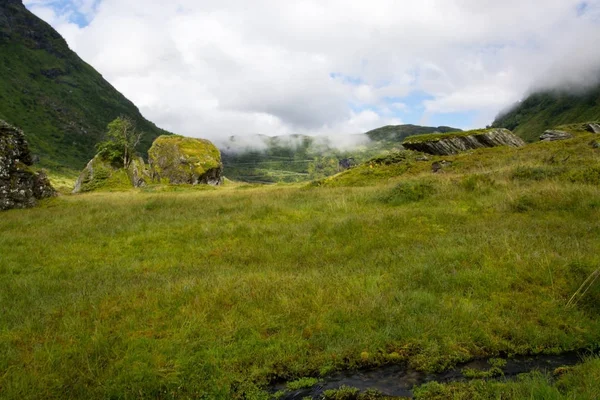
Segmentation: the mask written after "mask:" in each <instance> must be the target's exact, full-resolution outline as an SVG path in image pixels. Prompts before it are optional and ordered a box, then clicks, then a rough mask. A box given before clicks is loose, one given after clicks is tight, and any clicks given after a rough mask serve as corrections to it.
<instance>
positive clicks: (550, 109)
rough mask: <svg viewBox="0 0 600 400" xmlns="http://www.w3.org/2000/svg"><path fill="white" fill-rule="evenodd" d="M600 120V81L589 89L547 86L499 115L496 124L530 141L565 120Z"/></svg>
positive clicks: (565, 121) (568, 122)
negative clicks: (569, 90) (564, 88)
mask: <svg viewBox="0 0 600 400" xmlns="http://www.w3.org/2000/svg"><path fill="white" fill-rule="evenodd" d="M598 120H600V85H597V86H595V87H593V88H590V89H588V90H585V91H579V92H568V91H565V90H544V91H539V92H536V93H533V94H531V95H530V96H528V97H527V98H526V99H525V100H523V101H521V102H519V103H517V104H515V105H514V106H513V107H512V108H511V109H509V110H508V111H506V112H503V113H501V114H500V115H498V116H497V117H496V120H495V121H494V122H493V124H492V126H493V127H494V128H507V129H510V130H511V131H513V132H514V133H515V134H516V135H518V136H520V137H521V138H523V139H525V140H527V141H530V142H532V141H536V140H538V139H539V136H540V135H541V134H542V133H543V132H544V131H545V130H547V129H551V128H554V127H556V126H559V125H563V124H571V123H578V122H589V121H598Z"/></svg>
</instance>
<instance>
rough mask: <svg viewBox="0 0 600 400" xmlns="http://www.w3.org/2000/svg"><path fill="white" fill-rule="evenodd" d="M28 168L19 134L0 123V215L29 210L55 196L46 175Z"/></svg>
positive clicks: (29, 160) (28, 158) (25, 147)
mask: <svg viewBox="0 0 600 400" xmlns="http://www.w3.org/2000/svg"><path fill="white" fill-rule="evenodd" d="M32 164H33V158H32V156H31V153H30V152H29V146H28V144H27V141H26V140H25V134H24V133H23V131H21V130H20V129H17V128H15V127H14V126H11V125H9V124H7V123H6V122H4V121H0V211H2V210H8V209H11V208H26V207H33V206H35V204H36V202H37V200H40V199H44V198H47V197H52V196H55V195H56V191H55V190H54V189H53V188H52V185H50V182H49V181H48V177H47V176H46V174H44V173H43V172H35V171H33V170H32V169H31V168H30V167H31V165H32Z"/></svg>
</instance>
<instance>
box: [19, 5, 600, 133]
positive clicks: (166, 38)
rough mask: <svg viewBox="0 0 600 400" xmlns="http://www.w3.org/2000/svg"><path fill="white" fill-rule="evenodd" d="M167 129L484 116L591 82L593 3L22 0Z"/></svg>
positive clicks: (596, 23) (595, 62) (456, 121)
mask: <svg viewBox="0 0 600 400" xmlns="http://www.w3.org/2000/svg"><path fill="white" fill-rule="evenodd" d="M24 3H25V5H26V6H27V7H28V8H29V9H30V10H31V11H33V12H34V13H35V14H36V15H38V16H39V17H41V18H42V19H44V20H45V21H47V22H49V23H50V24H51V25H53V26H54V27H55V28H56V29H57V30H58V31H59V32H60V33H61V34H62V35H63V36H64V37H65V38H66V39H67V41H68V43H69V45H70V47H71V48H72V49H73V50H75V51H76V52H77V53H78V54H79V55H80V56H81V57H82V58H83V59H84V60H85V61H87V62H88V63H90V64H91V65H92V66H94V67H95V68H96V69H97V70H98V71H99V72H100V73H102V74H103V75H104V77H105V78H106V79H107V80H108V81H109V82H111V83H112V84H113V85H114V86H115V87H116V88H117V89H118V90H119V91H121V92H122V93H123V94H125V96H126V97H128V98H129V99H130V100H132V101H133V102H134V103H135V104H136V105H138V107H139V108H140V110H141V111H142V113H143V114H144V116H146V117H147V118H148V119H150V120H152V121H154V122H155V123H157V124H158V125H159V126H161V127H164V128H166V129H169V130H171V131H173V132H176V133H180V134H184V135H189V136H197V137H209V138H218V137H224V136H229V135H232V134H236V135H243V134H252V133H262V134H268V135H276V134H287V133H308V134H324V133H325V134H332V133H360V132H365V131H367V130H369V129H372V128H376V127H379V126H383V125H388V124H400V123H413V124H421V125H435V126H437V125H450V126H455V127H459V128H475V127H482V126H485V125H486V124H489V123H491V121H492V120H493V119H494V116H495V115H496V114H497V113H498V112H499V111H500V110H502V109H503V108H505V107H506V106H508V105H510V104H513V103H514V102H515V101H518V100H519V99H521V98H522V97H523V96H524V95H525V94H526V93H527V91H529V90H531V88H535V87H540V86H557V85H560V86H565V85H568V86H569V87H577V86H581V85H585V84H589V83H591V82H592V81H596V79H597V77H598V73H597V71H598V69H597V67H598V66H600V46H598V43H597V41H598V39H600V0H587V1H581V0H419V1H415V0H368V1H366V0H253V1H248V0H168V1H167V0H24Z"/></svg>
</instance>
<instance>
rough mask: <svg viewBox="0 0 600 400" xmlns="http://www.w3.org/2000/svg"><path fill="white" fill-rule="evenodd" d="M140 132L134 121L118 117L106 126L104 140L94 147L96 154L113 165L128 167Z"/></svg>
mask: <svg viewBox="0 0 600 400" xmlns="http://www.w3.org/2000/svg"><path fill="white" fill-rule="evenodd" d="M141 138H142V132H138V131H137V130H136V127H135V121H133V120H132V119H130V118H128V117H119V118H117V119H115V120H114V121H112V122H111V123H110V124H108V126H107V132H106V140H105V141H103V142H100V143H98V144H97V145H96V148H97V149H98V154H100V156H101V157H103V158H104V159H106V160H108V161H110V162H111V163H113V164H117V165H119V166H122V167H125V168H127V167H129V164H130V163H131V159H132V158H133V156H134V155H135V148H136V147H137V145H138V144H140V140H141Z"/></svg>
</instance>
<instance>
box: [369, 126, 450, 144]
mask: <svg viewBox="0 0 600 400" xmlns="http://www.w3.org/2000/svg"><path fill="white" fill-rule="evenodd" d="M456 131H460V129H458V128H452V127H450V126H438V127H435V126H419V125H410V124H407V125H388V126H384V127H381V128H377V129H374V130H372V131H369V132H367V136H369V138H370V139H371V140H375V141H388V142H402V141H403V140H404V139H405V138H407V137H409V136H413V135H424V134H427V133H436V132H439V133H448V132H456Z"/></svg>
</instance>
